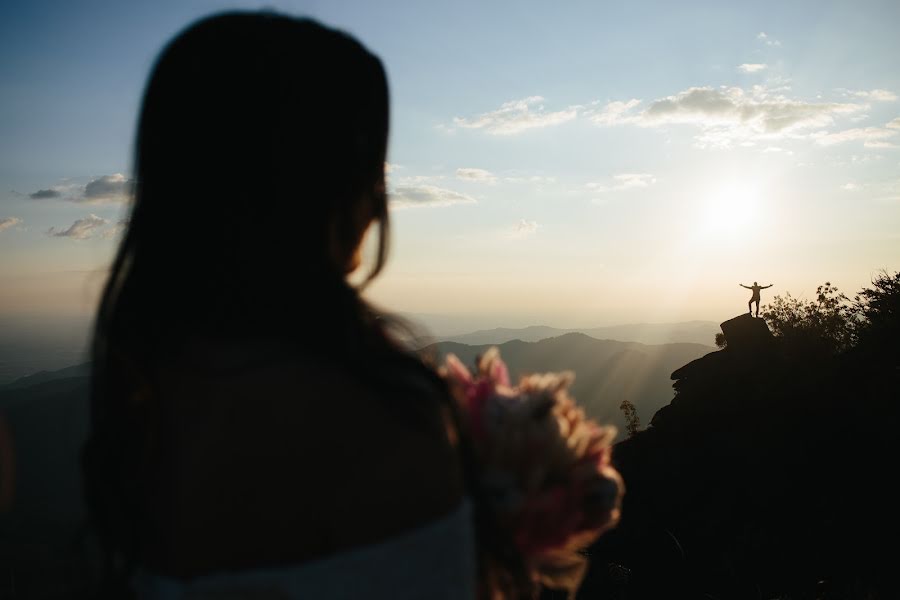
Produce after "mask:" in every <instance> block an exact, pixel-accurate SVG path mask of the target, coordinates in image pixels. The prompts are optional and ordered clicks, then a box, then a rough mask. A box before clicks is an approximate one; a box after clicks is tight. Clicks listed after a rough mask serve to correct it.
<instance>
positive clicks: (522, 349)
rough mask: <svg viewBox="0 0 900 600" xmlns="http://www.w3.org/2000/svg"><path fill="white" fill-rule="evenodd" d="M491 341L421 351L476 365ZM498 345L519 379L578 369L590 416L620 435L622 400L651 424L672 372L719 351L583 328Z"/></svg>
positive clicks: (576, 387)
mask: <svg viewBox="0 0 900 600" xmlns="http://www.w3.org/2000/svg"><path fill="white" fill-rule="evenodd" d="M529 329H532V328H529ZM544 329H551V328H549V327H548V328H544ZM473 335H474V334H473ZM491 345H492V344H478V345H470V344H462V343H458V342H439V343H437V344H432V345H430V346H427V347H426V348H423V349H422V352H424V353H426V354H431V355H432V356H434V358H435V359H437V360H438V362H439V363H442V362H443V360H444V357H445V356H446V355H447V354H449V353H453V354H455V355H456V356H457V357H459V359H460V360H462V361H463V362H464V363H465V364H467V365H470V368H474V366H473V365H474V364H475V360H476V357H477V356H478V355H479V354H481V353H483V352H484V351H485V350H487V348H489V347H490V346H491ZM496 345H497V346H498V348H499V349H500V355H501V356H502V357H503V360H504V361H505V362H506V364H507V366H508V367H509V369H510V374H511V375H512V377H513V378H514V379H517V378H518V377H519V376H520V375H522V374H524V373H540V372H546V371H562V370H571V371H574V372H575V383H574V384H573V386H572V390H571V392H572V395H573V396H574V398H575V399H576V400H577V401H578V403H579V404H580V405H581V406H583V407H584V408H585V411H586V412H587V413H588V415H590V416H591V417H593V418H595V419H598V420H600V421H601V422H603V423H611V424H614V425H616V426H617V427H618V428H619V431H620V435H624V430H625V418H624V415H623V414H622V412H621V411H620V409H619V406H620V405H621V404H622V401H623V400H629V401H630V402H631V403H633V404H634V405H635V408H636V409H637V413H638V416H639V417H640V419H641V423H642V424H643V425H644V426H646V424H647V423H649V421H650V418H651V417H652V416H653V414H654V413H655V412H656V411H657V410H659V409H660V408H662V407H663V406H665V405H666V404H668V403H669V402H670V401H671V400H672V396H673V391H672V381H671V378H670V376H671V373H672V372H673V371H675V370H676V369H678V368H679V367H681V366H682V365H684V364H686V363H688V362H690V361H692V360H695V359H697V358H699V357H701V356H703V355H705V354H708V353H709V352H712V351H713V350H715V348H713V347H711V346H709V345H702V344H688V343H679V344H662V345H648V344H640V343H637V342H619V341H614V340H599V339H596V338H593V337H591V336H588V335H585V334H583V333H566V334H563V335H560V336H556V337H551V338H547V339H542V340H540V341H537V342H525V341H521V340H513V341H508V342H505V343H502V344H496Z"/></svg>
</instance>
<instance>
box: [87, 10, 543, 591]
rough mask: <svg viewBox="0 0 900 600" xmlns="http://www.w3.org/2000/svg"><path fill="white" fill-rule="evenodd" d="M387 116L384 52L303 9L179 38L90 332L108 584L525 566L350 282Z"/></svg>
mask: <svg viewBox="0 0 900 600" xmlns="http://www.w3.org/2000/svg"><path fill="white" fill-rule="evenodd" d="M387 135H388V91H387V83H386V77H385V73H384V70H383V68H382V66H381V63H380V61H379V60H378V59H377V58H376V57H375V56H373V55H372V54H371V53H369V52H368V51H367V50H366V49H365V48H363V47H362V46H361V45H360V44H359V43H358V42H356V41H355V40H354V39H353V38H351V37H349V36H347V35H345V34H343V33H340V32H337V31H334V30H331V29H328V28H325V27H322V26H321V25H318V24H317V23H315V22H313V21H309V20H303V19H294V18H288V17H284V16H279V15H275V14H270V13H231V14H224V15H218V16H213V17H211V18H207V19H204V20H202V21H200V22H198V23H196V24H194V25H192V26H191V27H189V28H188V29H187V30H185V31H184V32H182V33H181V34H180V35H178V36H177V37H176V38H175V39H174V40H173V41H172V42H171V43H170V44H169V45H168V46H167V47H166V48H165V49H164V50H163V52H162V54H161V55H160V57H159V59H158V61H157V63H156V65H155V67H154V68H153V71H152V74H151V77H150V80H149V83H148V85H147V88H146V91H145V95H144V99H143V104H142V107H141V113H140V119H139V123H138V131H137V139H136V145H135V180H134V181H135V183H134V203H133V206H132V211H131V218H130V222H129V225H128V228H127V231H126V233H125V235H124V238H123V240H122V242H121V245H120V247H119V249H118V253H117V255H116V258H115V262H114V264H113V267H112V271H111V274H110V277H109V281H108V283H107V286H106V289H105V291H104V293H103V297H102V301H101V305H100V308H99V312H98V316H97V322H96V331H95V337H94V347H93V353H94V363H93V369H94V378H93V392H92V394H93V395H92V413H93V414H92V418H93V428H92V433H91V437H90V439H89V442H88V444H87V446H86V448H85V457H84V460H85V479H86V493H87V499H88V504H89V510H90V515H91V518H92V521H93V525H94V528H95V530H96V531H97V532H98V534H99V537H100V540H101V542H102V544H103V549H104V555H105V557H106V563H107V564H106V573H105V577H104V582H105V587H104V591H105V592H107V593H108V595H116V596H117V595H120V594H123V593H126V591H130V592H133V591H134V590H136V591H137V592H138V595H140V596H141V597H146V598H179V597H183V596H185V595H188V596H190V595H192V594H196V595H197V596H198V597H200V596H202V597H219V596H217V595H216V594H225V595H228V594H230V595H228V597H229V598H230V597H237V596H235V594H237V595H240V594H244V595H245V596H246V597H253V598H260V597H262V598H265V597H273V598H275V597H277V598H295V597H296V598H300V597H303V598H343V597H347V598H349V597H360V596H364V597H369V598H388V597H390V598H413V597H416V598H419V597H421V598H441V597H447V598H451V597H452V598H467V597H472V596H473V594H474V593H475V589H476V587H478V588H479V589H480V593H481V594H482V595H486V594H487V593H488V592H489V590H494V591H496V590H504V591H505V592H506V593H507V594H508V595H509V596H512V595H517V594H519V593H520V592H522V590H524V589H525V588H527V585H526V583H525V582H524V580H523V575H522V573H523V571H522V570H521V567H520V565H519V563H518V559H517V558H516V556H515V553H514V552H510V551H509V547H510V546H509V544H508V541H507V540H506V538H504V536H502V535H500V534H499V533H498V530H497V529H496V528H495V527H493V526H492V521H491V517H490V514H489V513H487V512H485V511H484V510H483V509H482V508H481V507H482V506H483V503H482V502H481V497H482V496H481V493H480V491H479V490H478V489H477V487H475V486H473V484H472V483H471V482H472V481H474V476H473V474H472V470H473V469H474V465H473V464H472V461H471V460H470V453H469V452H468V450H467V448H468V445H467V443H466V435H465V431H462V430H461V429H460V427H459V422H458V420H457V418H456V416H455V412H454V410H453V406H452V404H451V402H450V400H449V396H448V394H447V391H446V389H445V387H444V385H443V383H442V382H441V380H440V379H439V378H438V377H437V376H436V375H435V374H434V373H433V371H431V370H430V369H428V368H426V367H425V366H424V365H423V364H422V363H421V362H420V361H419V360H417V359H416V358H415V357H414V356H413V355H411V354H409V353H407V352H405V351H404V350H403V349H401V348H400V347H399V345H398V344H396V343H395V342H394V341H392V338H391V335H390V333H389V331H388V329H389V327H388V325H387V324H386V323H388V320H387V319H385V318H383V317H381V316H380V315H379V314H378V313H377V312H376V311H374V310H373V309H372V308H371V307H370V306H369V305H367V304H366V303H365V302H364V301H363V300H362V299H361V298H360V295H359V293H358V290H357V289H355V288H354V287H352V286H351V285H350V284H348V282H347V275H348V274H349V273H350V272H352V271H354V270H355V269H356V268H357V266H358V265H359V262H360V258H359V257H360V253H359V248H360V245H361V242H362V240H363V237H364V235H365V233H366V231H367V230H368V229H369V228H370V225H372V226H374V228H375V229H377V233H378V251H377V256H376V258H375V262H374V266H373V267H372V269H371V271H370V272H369V273H368V277H367V281H368V280H371V279H372V278H373V277H375V276H376V275H377V274H378V272H379V271H380V270H381V268H382V266H383V265H384V261H385V256H386V248H387V234H388V211H387V199H386V195H385V183H384V162H385V152H386V145H387ZM473 523H474V524H475V525H474V529H476V530H477V536H478V537H477V543H476V539H475V533H474V532H473ZM476 546H477V548H478V551H476ZM476 563H477V565H478V566H477V567H476ZM476 572H477V573H478V575H477V577H476ZM476 580H477V581H476ZM129 588H130V589H129ZM191 597H193V596H191ZM241 597H244V596H241Z"/></svg>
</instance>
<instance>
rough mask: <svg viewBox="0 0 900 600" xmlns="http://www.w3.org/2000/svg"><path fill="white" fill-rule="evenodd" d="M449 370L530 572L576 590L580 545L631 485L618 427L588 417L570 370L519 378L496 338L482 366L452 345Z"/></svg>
mask: <svg viewBox="0 0 900 600" xmlns="http://www.w3.org/2000/svg"><path fill="white" fill-rule="evenodd" d="M442 374H443V375H444V377H445V378H446V379H447V381H448V383H449V384H450V388H451V390H452V391H453V394H454V396H455V398H456V400H457V402H458V403H459V405H460V408H461V412H462V415H463V420H464V421H465V422H466V423H467V425H468V428H469V429H470V431H471V434H472V438H473V442H474V446H475V452H476V454H477V457H478V460H479V462H480V465H481V472H482V477H483V481H482V483H483V485H484V488H485V489H486V491H487V493H488V496H489V499H490V500H489V502H490V504H491V508H492V509H493V510H494V512H495V514H496V515H497V517H498V518H499V520H500V523H501V526H502V527H504V528H505V529H506V530H507V531H508V532H509V534H510V535H511V537H512V539H513V540H514V542H515V544H516V546H517V548H518V550H519V552H520V553H521V555H522V557H523V558H524V560H525V563H526V566H527V568H528V569H529V572H530V575H531V577H532V579H533V580H534V581H535V582H536V583H540V584H541V585H545V586H547V587H552V588H561V589H568V590H569V592H570V594H573V595H574V592H575V590H577V588H578V586H579V585H580V583H581V579H582V578H583V576H584V573H585V571H586V568H587V559H586V558H585V557H584V556H583V555H582V554H580V551H581V550H583V549H584V548H585V547H587V546H588V545H589V544H590V543H592V542H593V541H594V540H596V539H597V537H598V536H599V535H600V534H601V533H603V532H604V531H606V530H607V529H609V528H610V527H613V526H614V525H615V524H616V522H617V521H618V518H619V511H620V505H621V499H622V494H623V492H624V486H623V484H622V479H621V477H620V476H619V474H618V472H617V471H616V470H615V469H614V468H613V467H612V465H611V464H610V455H611V443H612V440H613V438H615V436H616V429H615V428H614V427H611V426H606V427H603V426H600V425H599V424H597V423H596V422H595V421H593V420H590V419H587V418H586V417H585V414H584V411H583V410H582V409H580V408H578V406H577V405H576V404H575V401H574V400H573V399H572V398H571V397H570V396H569V394H568V391H567V390H568V388H569V386H570V385H571V383H572V381H573V380H574V374H573V373H571V372H570V371H565V372H561V373H543V374H532V375H526V376H524V377H522V378H521V379H520V381H519V383H518V385H516V386H513V385H511V383H510V380H509V373H508V370H507V368H506V365H505V364H504V362H503V360H501V358H500V352H499V350H498V349H497V348H495V347H494V348H491V349H489V350H488V351H487V352H485V353H484V354H483V355H482V356H480V357H479V359H478V361H477V372H476V373H475V374H474V375H473V374H472V373H470V371H469V370H468V369H467V368H466V366H465V365H464V364H463V363H462V362H461V361H460V360H459V359H458V358H457V357H456V356H454V355H452V354H451V355H448V356H447V357H446V364H445V365H444V367H442Z"/></svg>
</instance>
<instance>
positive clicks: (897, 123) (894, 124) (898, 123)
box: [885, 117, 900, 129]
mask: <svg viewBox="0 0 900 600" xmlns="http://www.w3.org/2000/svg"><path fill="white" fill-rule="evenodd" d="M885 127H887V128H888V129H900V117H897V118H896V119H891V120H890V121H888V123H887V125H885Z"/></svg>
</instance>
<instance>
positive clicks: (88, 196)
mask: <svg viewBox="0 0 900 600" xmlns="http://www.w3.org/2000/svg"><path fill="white" fill-rule="evenodd" d="M133 185H134V182H133V181H131V180H130V179H128V178H126V177H125V176H124V175H122V174H121V173H115V174H113V175H104V176H102V177H98V178H96V179H93V180H91V181H90V182H88V184H87V185H86V186H84V195H83V197H82V202H87V203H92V204H104V203H112V202H125V201H126V200H128V198H129V196H130V195H131V188H132V186H133Z"/></svg>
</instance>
